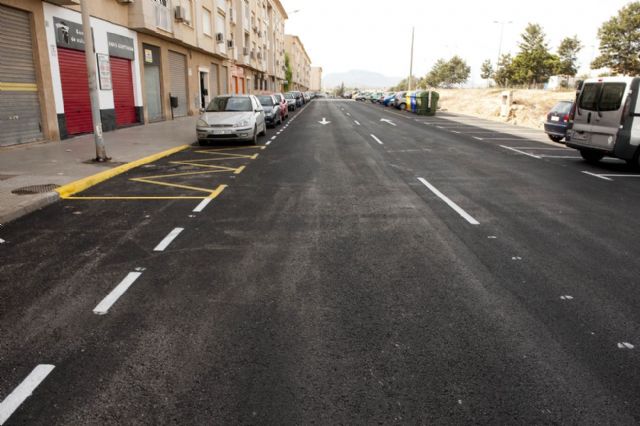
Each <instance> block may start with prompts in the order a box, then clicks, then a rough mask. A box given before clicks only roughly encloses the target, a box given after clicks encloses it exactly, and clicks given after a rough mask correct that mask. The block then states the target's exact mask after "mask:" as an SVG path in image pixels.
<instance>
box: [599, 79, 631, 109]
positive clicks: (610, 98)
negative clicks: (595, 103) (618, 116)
mask: <svg viewBox="0 0 640 426" xmlns="http://www.w3.org/2000/svg"><path fill="white" fill-rule="evenodd" d="M626 88H627V84H626V83H605V84H603V85H602V91H601V92H600V102H599V108H598V109H599V110H600V111H617V110H619V109H620V105H622V97H623V96H624V91H625V90H626Z"/></svg>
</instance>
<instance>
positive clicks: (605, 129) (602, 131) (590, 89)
mask: <svg viewBox="0 0 640 426" xmlns="http://www.w3.org/2000/svg"><path fill="white" fill-rule="evenodd" d="M639 91H640V78H638V77H602V78H592V79H588V80H585V81H584V82H583V83H582V84H579V89H578V94H577V95H578V97H577V101H576V107H575V114H573V117H572V119H573V123H572V126H571V129H570V130H569V131H568V132H567V140H566V145H567V146H568V147H570V148H575V149H577V150H578V151H580V155H582V158H584V159H585V160H586V161H587V162H589V163H597V162H598V161H600V160H601V159H602V158H603V157H605V156H609V157H615V158H619V159H621V160H625V161H626V162H627V164H629V165H630V166H632V167H634V168H640V148H639V147H638V142H637V141H638V140H639V139H640V130H639V128H640V126H637V125H636V123H635V121H636V120H639V119H640V117H638V116H637V115H636V105H637V103H638V92H639Z"/></svg>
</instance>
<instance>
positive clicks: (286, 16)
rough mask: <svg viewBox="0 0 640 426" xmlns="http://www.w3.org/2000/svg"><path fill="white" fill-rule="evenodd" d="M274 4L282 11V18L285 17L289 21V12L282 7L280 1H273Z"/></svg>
mask: <svg viewBox="0 0 640 426" xmlns="http://www.w3.org/2000/svg"><path fill="white" fill-rule="evenodd" d="M272 1H273V4H275V5H276V7H277V8H278V9H280V12H281V13H282V16H283V17H284V19H289V15H287V11H286V10H285V8H284V6H282V3H280V0H272Z"/></svg>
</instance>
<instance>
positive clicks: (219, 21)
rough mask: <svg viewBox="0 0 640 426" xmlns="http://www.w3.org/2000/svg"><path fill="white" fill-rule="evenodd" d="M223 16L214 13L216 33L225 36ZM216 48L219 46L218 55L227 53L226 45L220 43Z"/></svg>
mask: <svg viewBox="0 0 640 426" xmlns="http://www.w3.org/2000/svg"><path fill="white" fill-rule="evenodd" d="M224 23H225V22H224V16H223V15H221V14H219V13H216V32H218V33H222V34H226V33H227V31H226V29H225V25H224ZM218 46H220V53H223V54H226V53H227V44H226V43H221V44H219V45H218Z"/></svg>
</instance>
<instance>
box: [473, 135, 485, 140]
mask: <svg viewBox="0 0 640 426" xmlns="http://www.w3.org/2000/svg"><path fill="white" fill-rule="evenodd" d="M473 138H474V139H477V140H479V141H483V140H484V139H482V138H479V137H477V136H474V137H473Z"/></svg>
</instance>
